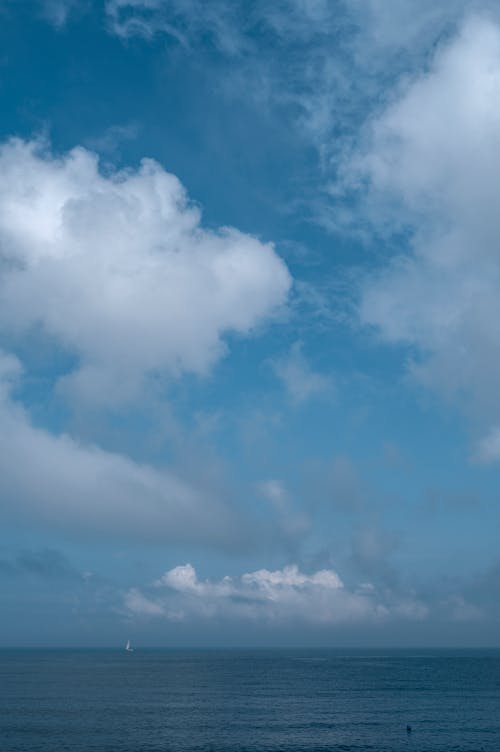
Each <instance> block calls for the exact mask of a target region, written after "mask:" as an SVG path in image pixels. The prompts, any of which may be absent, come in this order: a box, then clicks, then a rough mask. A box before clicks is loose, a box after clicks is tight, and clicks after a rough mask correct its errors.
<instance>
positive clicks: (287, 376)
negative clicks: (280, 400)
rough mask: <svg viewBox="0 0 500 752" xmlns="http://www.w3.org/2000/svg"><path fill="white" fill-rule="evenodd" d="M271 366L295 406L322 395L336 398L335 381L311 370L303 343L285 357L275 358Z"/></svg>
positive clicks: (295, 345) (292, 348) (297, 344)
mask: <svg viewBox="0 0 500 752" xmlns="http://www.w3.org/2000/svg"><path fill="white" fill-rule="evenodd" d="M270 365H271V367H272V369H273V370H274V372H275V374H276V376H277V377H278V378H279V379H280V381H281V382H282V383H283V386H284V387H285V390H286V393H287V395H288V397H289V399H290V400H291V401H292V403H293V404H295V405H300V404H302V403H303V402H307V401H308V400H310V399H311V398H313V397H317V396H319V395H321V394H323V395H329V396H330V398H331V397H333V396H334V393H335V389H334V385H333V379H332V378H331V377H328V376H325V375H324V374H321V373H319V372H317V371H314V370H313V369H312V368H311V366H310V365H309V363H308V361H307V358H306V357H305V355H304V353H303V346H302V343H301V342H295V343H294V344H293V345H292V347H291V348H290V352H289V353H288V354H287V355H286V356H285V357H283V358H273V359H272V360H271V361H270Z"/></svg>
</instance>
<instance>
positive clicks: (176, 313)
mask: <svg viewBox="0 0 500 752" xmlns="http://www.w3.org/2000/svg"><path fill="white" fill-rule="evenodd" d="M200 220H201V216H200V211H199V209H198V208H197V207H196V206H194V205H192V204H191V203H190V202H189V201H188V198H187V196H186V192H185V190H184V188H183V187H182V185H181V184H180V182H179V181H178V180H177V178H176V177H175V176H174V175H171V174H169V173H167V172H165V170H164V169H163V168H162V167H161V166H160V165H159V164H158V163H156V162H154V161H153V160H148V159H145V160H143V161H142V162H141V165H140V167H139V168H138V169H137V170H132V169H130V170H124V171H121V172H111V173H107V174H103V173H101V172H100V171H99V165H98V160H97V157H96V155H95V154H93V153H91V152H89V151H87V150H86V149H83V148H76V149H73V150H72V151H71V152H69V153H67V154H65V155H63V156H61V157H56V156H54V155H53V154H51V153H50V152H49V151H48V150H47V149H46V148H45V146H44V145H43V144H41V143H40V142H25V141H21V140H19V139H14V140H11V141H8V142H7V143H4V144H3V145H2V146H1V148H0V254H1V260H2V265H3V274H2V279H1V282H0V316H1V321H2V323H1V330H3V331H4V332H7V333H8V334H9V335H10V336H11V337H15V336H18V337H21V336H23V335H24V334H25V333H26V332H29V331H31V332H33V331H35V330H36V328H37V327H38V328H39V329H41V330H42V332H43V333H44V334H45V335H46V336H48V337H49V338H52V339H53V341H54V342H56V343H58V344H59V345H60V346H62V347H64V348H65V349H66V350H67V351H68V352H69V353H71V354H73V355H74V356H76V358H77V359H78V363H79V365H78V369H77V370H76V371H73V372H72V373H70V374H68V375H67V377H66V379H65V381H64V382H63V384H62V386H64V388H65V389H66V391H68V392H71V393H73V394H74V393H76V394H77V396H78V397H79V398H80V399H83V400H87V401H89V402H96V403H101V404H102V403H107V404H109V403H110V402H117V403H118V402H120V401H123V400H127V399H131V398H133V397H134V396H135V395H136V393H137V392H138V391H140V389H141V387H142V386H143V383H144V380H145V379H146V378H148V377H150V378H158V377H167V378H169V377H170V378H175V377H177V376H179V375H181V374H183V373H186V372H189V373H195V374H206V373H207V372H208V370H209V369H210V368H211V367H212V366H213V364H214V363H215V362H216V361H217V360H218V359H219V358H220V357H222V356H223V355H224V353H225V352H226V350H227V345H226V344H225V341H224V335H225V334H227V333H229V332H234V333H237V334H240V335H248V334H250V333H251V332H252V331H253V330H254V329H255V328H256V327H258V326H259V325H261V324H262V323H263V322H265V321H266V320H268V319H269V318H270V317H272V316H273V314H274V312H275V311H276V310H277V308H279V307H280V306H282V305H284V304H285V302H286V299H287V294H288V291H289V289H290V285H291V278H290V274H289V273H288V270H287V268H286V266H285V264H284V263H283V261H282V260H281V259H280V258H279V257H278V256H277V255H276V253H275V251H274V248H273V246H272V245H271V244H269V243H267V244H265V243H262V242H260V241H259V240H257V239H256V238H254V237H252V236H250V235H246V234H243V233H241V232H239V231H238V230H236V229H234V228H231V227H223V228H221V229H219V230H208V229H204V228H203V227H202V226H201V224H200Z"/></svg>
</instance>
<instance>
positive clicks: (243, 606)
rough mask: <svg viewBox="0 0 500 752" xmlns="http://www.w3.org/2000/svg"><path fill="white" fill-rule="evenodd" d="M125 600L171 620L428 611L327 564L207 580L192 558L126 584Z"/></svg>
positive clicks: (362, 618) (313, 619) (326, 620)
mask: <svg viewBox="0 0 500 752" xmlns="http://www.w3.org/2000/svg"><path fill="white" fill-rule="evenodd" d="M125 605H126V607H127V609H128V611H129V612H130V613H131V614H134V615H136V616H146V617H147V616H157V617H163V618H165V619H168V620H171V621H182V620H184V619H186V620H190V619H198V618H210V619H211V618H215V619H218V618H224V619H245V620H252V621H254V620H255V621H264V622H271V623H276V624H277V625H279V624H281V623H284V622H288V623H295V622H303V623H307V624H318V625H321V624H323V625H327V624H332V625H333V624H341V623H345V622H370V621H372V622H381V621H382V622H383V621H384V620H387V619H391V618H409V619H417V620H421V619H424V618H425V617H426V615H427V608H426V606H425V605H424V604H422V603H421V602H419V601H418V600H417V599H416V598H414V597H408V598H401V597H397V596H393V595H392V594H390V593H385V594H384V595H381V594H379V593H377V591H376V590H375V588H374V587H373V585H371V584H369V583H364V584H362V585H360V586H359V587H358V588H357V589H355V590H349V589H348V588H346V587H345V586H344V584H343V583H342V581H341V580H340V578H339V576H338V574H337V573H336V572H335V571H333V570H331V569H323V570H319V571H317V572H314V573H313V574H310V575H308V574H304V573H303V572H301V571H300V570H299V568H298V567H297V566H296V565H291V566H287V567H284V568H283V569H278V570H275V571H270V570H268V569H259V570H257V571H255V572H249V573H246V574H243V575H241V576H240V577H224V578H223V579H222V580H218V581H211V580H199V579H198V576H197V574H196V571H195V569H194V568H193V567H192V566H191V564H185V565H183V566H178V567H175V568H174V569H170V570H169V571H168V572H165V574H164V575H163V576H162V577H161V578H160V579H159V580H157V581H156V582H155V583H154V584H153V586H152V587H151V588H149V590H148V591H147V592H143V591H142V590H140V589H137V588H132V589H131V590H129V591H128V593H127V594H126V597H125Z"/></svg>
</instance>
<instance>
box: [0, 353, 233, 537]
mask: <svg viewBox="0 0 500 752" xmlns="http://www.w3.org/2000/svg"><path fill="white" fill-rule="evenodd" d="M20 369H21V366H20V364H19V362H18V361H17V360H16V359H15V358H13V357H12V356H8V355H2V354H1V353H0V496H1V499H2V509H3V516H4V519H8V518H11V519H12V518H14V519H17V520H19V519H20V520H22V521H26V519H28V520H29V522H30V523H33V522H35V523H36V524H40V523H42V524H45V525H49V526H50V527H51V528H59V529H63V530H72V531H78V533H79V534H82V533H87V534H88V533H91V534H94V535H95V534H96V533H97V534H105V535H107V536H108V537H109V536H111V537H115V536H117V537H125V538H129V539H136V540H143V541H144V540H145V541H157V542H160V541H175V542H176V543H183V542H195V543H208V544H213V545H217V546H222V547H225V546H226V547H231V546H234V545H241V543H242V541H241V533H240V528H239V525H238V522H239V521H240V522H241V520H240V519H239V517H238V516H237V514H236V512H235V510H234V508H233V507H232V506H231V505H230V503H229V502H227V501H225V500H223V499H221V498H220V497H218V496H216V495H215V494H214V493H212V492H211V491H210V490H209V489H207V488H203V489H201V488H198V487H197V486H196V485H195V484H193V483H192V482H191V481H189V480H187V479H184V478H182V477H180V476H178V475H176V473H175V472H173V471H171V470H169V469H168V468H156V467H153V466H151V465H147V464H140V463H137V462H134V461H133V460H132V459H130V458H128V457H125V456H123V455H120V454H118V453H115V452H109V451H105V450H103V449H101V448H99V447H98V446H94V445H88V444H84V443H82V442H80V441H78V440H76V439H74V438H72V437H71V436H69V435H67V434H60V435H57V436H56V435H53V434H51V433H49V432H48V431H46V430H44V429H42V428H39V427H36V426H34V425H33V424H32V423H31V421H30V418H29V416H28V414H27V412H26V411H25V410H24V408H23V407H22V406H21V405H20V404H19V403H17V402H15V401H13V400H12V398H11V397H10V391H11V389H12V387H13V386H14V384H15V383H16V379H17V378H19V372H20ZM238 541H239V543H238Z"/></svg>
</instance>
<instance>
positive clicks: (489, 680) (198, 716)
mask: <svg viewBox="0 0 500 752" xmlns="http://www.w3.org/2000/svg"><path fill="white" fill-rule="evenodd" d="M0 693H1V697H0V699H1V702H0V712H1V718H0V750H1V751H2V752H63V751H65V750H68V751H71V752H94V751H95V752H168V751H170V750H171V751H172V752H188V750H189V752H195V751H196V752H243V751H245V752H271V751H273V752H278V750H280V751H282V752H285V751H286V752H292V751H293V752H305V751H306V750H307V752H313V751H314V752H319V751H320V750H321V752H326V751H327V750H345V751H347V750H358V751H359V752H361V751H362V750H377V751H380V752H383V751H384V750H387V751H388V750H390V751H391V752H395V751H396V750H405V752H409V751H411V750H415V752H416V751H417V750H419V752H420V751H424V750H429V751H431V750H435V751H436V752H438V751H443V752H444V750H447V751H450V752H451V750H455V751H458V750H468V751H469V752H472V751H473V750H474V751H476V750H495V752H497V751H498V750H500V652H498V651H477V652H465V651H463V652H460V651H410V652H409V651H401V652H398V651H334V650H241V651H237V650H221V651H217V650H204V651H201V650H200V651H188V650H182V651H166V650H164V651H161V650H139V649H137V650H135V651H134V652H133V653H126V652H125V651H124V650H120V651H118V650H114V651H112V650H109V651H108V650H26V651H21V650H13V651H7V650H4V651H0ZM408 724H409V725H411V728H412V730H411V732H410V733H408V732H407V725H408Z"/></svg>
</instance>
